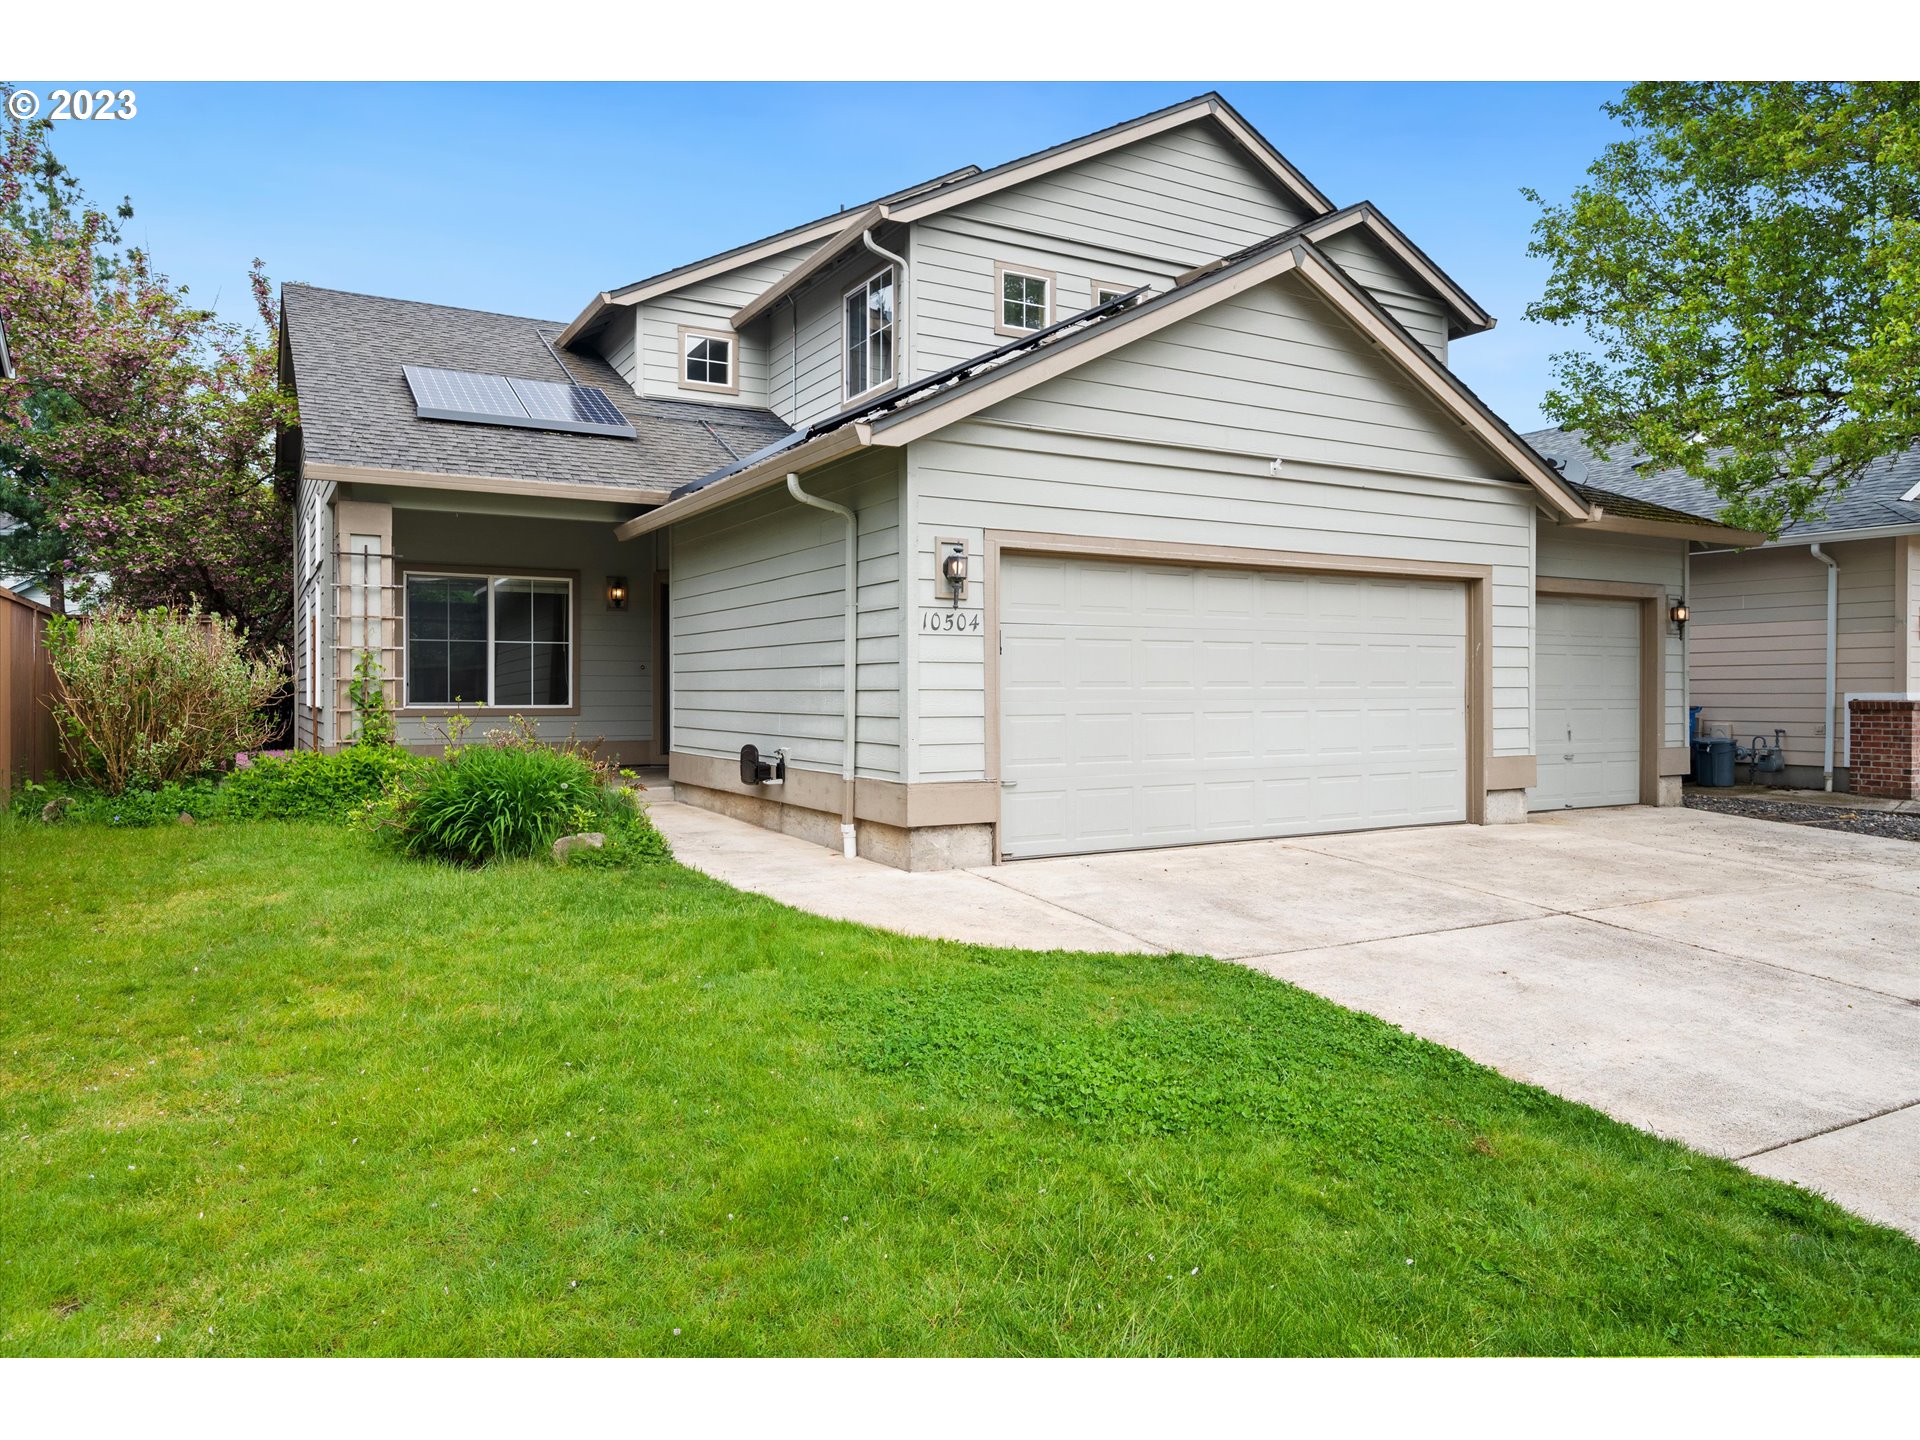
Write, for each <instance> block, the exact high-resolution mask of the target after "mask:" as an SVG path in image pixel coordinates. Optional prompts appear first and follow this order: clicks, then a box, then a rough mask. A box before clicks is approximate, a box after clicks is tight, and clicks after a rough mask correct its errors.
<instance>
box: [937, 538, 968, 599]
mask: <svg viewBox="0 0 1920 1440" xmlns="http://www.w3.org/2000/svg"><path fill="white" fill-rule="evenodd" d="M935 552H936V553H937V554H938V555H939V556H940V584H941V586H942V587H943V588H944V589H945V591H946V595H947V598H948V599H949V600H951V601H953V603H954V604H955V605H958V604H959V603H960V602H961V601H962V600H964V599H966V598H967V542H966V541H964V540H941V541H939V542H937V544H936V545H935Z"/></svg>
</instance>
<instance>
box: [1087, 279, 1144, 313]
mask: <svg viewBox="0 0 1920 1440" xmlns="http://www.w3.org/2000/svg"><path fill="white" fill-rule="evenodd" d="M1139 288H1140V287H1139V286H1138V285H1119V284H1115V283H1114V282H1113V281H1111V280H1096V281H1094V282H1093V303H1094V306H1095V307H1096V308H1097V307H1099V306H1101V305H1105V304H1107V303H1108V302H1109V301H1113V300H1118V299H1121V298H1122V297H1123V296H1127V295H1131V294H1132V293H1133V292H1134V291H1135V290H1138V289H1139Z"/></svg>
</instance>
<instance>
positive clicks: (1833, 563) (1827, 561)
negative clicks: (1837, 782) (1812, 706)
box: [1807, 544, 1840, 790]
mask: <svg viewBox="0 0 1920 1440" xmlns="http://www.w3.org/2000/svg"><path fill="white" fill-rule="evenodd" d="M1807 548H1808V550H1809V551H1810V552H1811V553H1812V555H1813V558H1814V559H1816V560H1818V561H1820V562H1821V563H1822V564H1823V565H1825V566H1826V567H1827V724H1826V735H1827V743H1826V747H1825V748H1824V750H1823V751H1822V752H1821V756H1820V768H1821V770H1822V771H1824V772H1825V773H1824V775H1823V776H1822V777H1821V781H1822V785H1823V787H1824V788H1825V789H1827V790H1831V789H1833V726H1834V720H1833V698H1834V697H1833V690H1834V661H1835V658H1836V651H1837V650H1838V648H1839V635H1840V562H1839V561H1837V560H1835V559H1834V558H1833V557H1832V556H1831V555H1829V554H1827V552H1826V551H1824V550H1822V549H1821V548H1820V546H1819V545H1818V544H1814V545H1810V546H1808V547H1807Z"/></svg>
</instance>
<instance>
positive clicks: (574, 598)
mask: <svg viewBox="0 0 1920 1440" xmlns="http://www.w3.org/2000/svg"><path fill="white" fill-rule="evenodd" d="M416 575H419V576H443V577H451V578H454V579H462V580H485V581H486V582H487V693H488V696H489V698H491V696H492V693H493V582H494V581H496V580H564V581H566V582H567V695H568V697H569V700H568V703H567V704H565V705H493V704H485V705H474V704H469V703H465V702H463V703H461V704H458V705H454V704H444V705H443V704H437V703H433V702H427V701H423V702H421V703H420V704H418V705H416V704H414V703H413V701H412V698H411V696H410V694H409V691H410V690H411V689H412V669H411V663H412V658H413V657H412V655H411V654H410V653H409V641H408V635H407V582H408V581H409V580H410V579H412V578H413V577H414V576H416ZM580 582H581V574H580V572H579V571H578V570H545V569H541V568H539V567H537V566H529V565H514V566H511V567H507V568H504V569H503V568H500V567H497V566H492V565H462V564H456V563H451V562H449V563H444V564H438V563H436V564H428V563H426V562H424V561H422V562H418V563H413V564H406V565H402V566H401V567H400V616H399V619H400V704H399V705H398V706H397V707H396V708H395V710H394V712H393V713H394V714H395V716H397V717H400V718H411V719H437V718H444V717H446V716H448V715H455V714H458V715H471V716H474V717H476V718H478V719H483V720H485V719H505V718H506V717H508V716H511V715H531V716H552V715H578V714H579V713H580V595H581V591H582V586H581V583H580Z"/></svg>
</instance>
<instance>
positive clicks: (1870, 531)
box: [1755, 521, 1920, 550]
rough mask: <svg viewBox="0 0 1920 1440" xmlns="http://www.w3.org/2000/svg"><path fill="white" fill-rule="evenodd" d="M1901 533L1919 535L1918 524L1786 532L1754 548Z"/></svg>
mask: <svg viewBox="0 0 1920 1440" xmlns="http://www.w3.org/2000/svg"><path fill="white" fill-rule="evenodd" d="M1902 535H1920V525H1915V524H1913V523H1912V522H1911V521H1909V522H1908V523H1907V524H1905V525H1865V526H1861V527H1860V528H1859V529H1857V530H1828V531H1826V532H1825V533H1823V534H1819V535H1801V536H1794V535H1792V534H1786V535H1782V536H1780V537H1779V538H1778V539H1775V540H1768V541H1766V542H1765V543H1764V544H1763V545H1760V546H1756V547H1755V548H1756V549H1764V550H1788V549H1794V548H1796V547H1798V546H1801V545H1837V544H1839V543H1841V542H1842V541H1845V540H1895V539H1898V538H1899V537H1900V536H1902Z"/></svg>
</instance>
